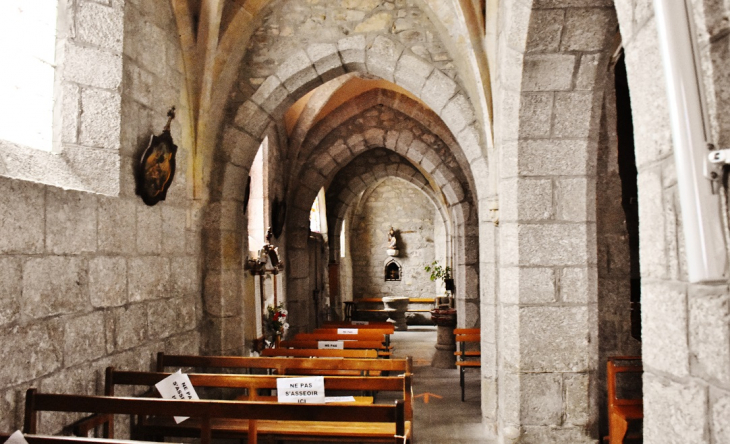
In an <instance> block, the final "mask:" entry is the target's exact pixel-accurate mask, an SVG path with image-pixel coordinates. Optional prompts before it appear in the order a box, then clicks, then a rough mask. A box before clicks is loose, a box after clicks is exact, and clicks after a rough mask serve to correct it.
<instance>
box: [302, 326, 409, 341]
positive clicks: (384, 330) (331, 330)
mask: <svg viewBox="0 0 730 444" xmlns="http://www.w3.org/2000/svg"><path fill="white" fill-rule="evenodd" d="M345 332H353V333H345ZM312 333H315V334H319V333H322V334H333V335H343V336H345V339H357V338H355V336H359V335H367V334H371V333H372V334H381V335H385V345H390V335H392V334H393V333H395V326H394V325H393V324H388V326H384V327H378V326H372V327H367V328H357V326H352V325H350V326H346V327H330V326H324V327H320V328H316V329H314V331H313V332H312Z"/></svg>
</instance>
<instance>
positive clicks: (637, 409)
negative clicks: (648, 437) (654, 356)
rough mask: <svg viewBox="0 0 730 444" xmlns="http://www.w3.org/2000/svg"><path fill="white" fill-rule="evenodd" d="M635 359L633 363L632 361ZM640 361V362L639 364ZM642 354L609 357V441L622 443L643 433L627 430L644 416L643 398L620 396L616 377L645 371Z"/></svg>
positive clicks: (613, 443) (607, 372)
mask: <svg viewBox="0 0 730 444" xmlns="http://www.w3.org/2000/svg"><path fill="white" fill-rule="evenodd" d="M632 361H633V363H632ZM637 362H638V364H637ZM643 371H644V369H643V367H642V365H641V356H613V357H609V358H608V362H607V369H606V378H607V379H608V384H607V386H608V437H607V438H608V442H609V444H622V443H623V442H624V439H627V438H628V439H640V438H641V434H630V435H628V436H627V434H626V432H627V430H628V428H629V424H630V423H631V422H636V421H638V420H641V419H643V418H644V405H643V399H641V398H635V399H628V398H619V397H618V393H617V390H616V386H617V381H616V378H617V376H618V375H619V374H621V373H638V374H641V373H643Z"/></svg>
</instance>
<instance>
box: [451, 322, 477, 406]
mask: <svg viewBox="0 0 730 444" xmlns="http://www.w3.org/2000/svg"><path fill="white" fill-rule="evenodd" d="M480 334H481V332H480V330H479V329H478V328H456V329H454V337H455V339H456V347H457V349H456V351H455V352H454V355H456V365H457V367H459V385H460V386H461V402H464V386H465V383H464V371H466V369H467V368H481V366H482V352H481V350H480V349H479V346H480V344H481V336H480ZM473 344H476V345H473Z"/></svg>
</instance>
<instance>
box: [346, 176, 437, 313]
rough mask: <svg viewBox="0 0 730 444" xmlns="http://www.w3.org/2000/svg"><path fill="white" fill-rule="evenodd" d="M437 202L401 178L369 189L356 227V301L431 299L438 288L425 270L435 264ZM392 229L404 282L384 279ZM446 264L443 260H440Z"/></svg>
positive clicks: (354, 266) (357, 211)
mask: <svg viewBox="0 0 730 444" xmlns="http://www.w3.org/2000/svg"><path fill="white" fill-rule="evenodd" d="M434 214H435V207H434V205H433V203H432V202H431V201H430V200H429V199H428V198H427V197H426V196H425V195H424V194H423V192H422V191H420V190H418V189H417V188H415V187H413V186H412V185H410V184H408V183H406V182H404V181H402V180H399V179H386V180H384V181H383V182H381V183H380V184H378V185H377V186H375V187H374V188H372V189H371V190H368V191H366V196H364V201H363V202H362V204H361V205H360V206H359V208H358V209H357V210H356V212H355V213H354V219H353V226H352V234H351V236H352V243H351V245H350V247H351V249H350V253H351V255H352V276H353V283H352V286H353V290H352V291H353V299H354V300H355V301H357V300H358V299H359V298H362V297H366V298H373V297H383V296H406V297H412V298H418V297H433V296H435V294H434V284H433V283H432V282H431V281H430V279H429V277H428V274H427V273H426V271H425V270H424V269H423V267H424V265H426V264H430V263H431V262H433V260H434ZM391 226H392V227H393V228H394V230H395V232H396V234H397V235H396V237H397V238H398V248H399V250H400V254H399V255H398V257H396V258H394V259H395V260H396V261H398V262H399V263H400V265H401V267H402V275H401V280H400V281H385V280H384V275H383V267H384V265H385V262H386V261H388V260H389V259H390V256H388V255H387V253H386V251H385V250H386V248H387V245H388V230H389V229H390V227H391ZM441 262H442V263H443V259H441Z"/></svg>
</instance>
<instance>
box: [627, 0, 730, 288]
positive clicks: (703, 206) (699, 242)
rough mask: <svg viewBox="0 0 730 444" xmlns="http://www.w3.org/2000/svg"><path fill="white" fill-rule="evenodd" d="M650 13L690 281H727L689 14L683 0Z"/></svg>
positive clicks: (660, 1)
mask: <svg viewBox="0 0 730 444" xmlns="http://www.w3.org/2000/svg"><path fill="white" fill-rule="evenodd" d="M654 12H655V19H656V25H657V30H658V33H659V47H660V50H661V54H662V60H663V65H664V75H665V77H666V87H667V99H668V102H669V116H670V123H671V127H672V140H673V142H674V159H675V162H676V165H677V182H678V188H679V200H680V205H681V207H682V224H683V230H684V238H685V250H686V254H687V268H688V274H689V281H690V282H693V283H695V282H713V281H725V280H726V279H727V275H726V271H725V270H726V261H727V259H726V257H727V256H726V252H725V251H726V248H725V239H724V236H723V234H722V220H721V219H720V217H721V215H720V202H719V198H718V196H717V195H715V194H713V192H712V184H711V182H710V180H708V179H706V178H705V177H704V175H703V172H704V166H705V162H706V159H707V154H708V149H707V138H706V134H705V125H704V120H703V117H704V114H703V103H702V96H701V86H700V83H699V76H698V75H697V66H698V63H699V60H698V59H697V58H696V57H695V45H694V43H693V42H694V38H695V37H694V36H693V35H692V31H691V29H692V28H691V24H690V21H689V20H690V16H689V14H688V11H687V5H686V2H685V1H684V0H681V1H677V0H654ZM640 204H641V203H640Z"/></svg>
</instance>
